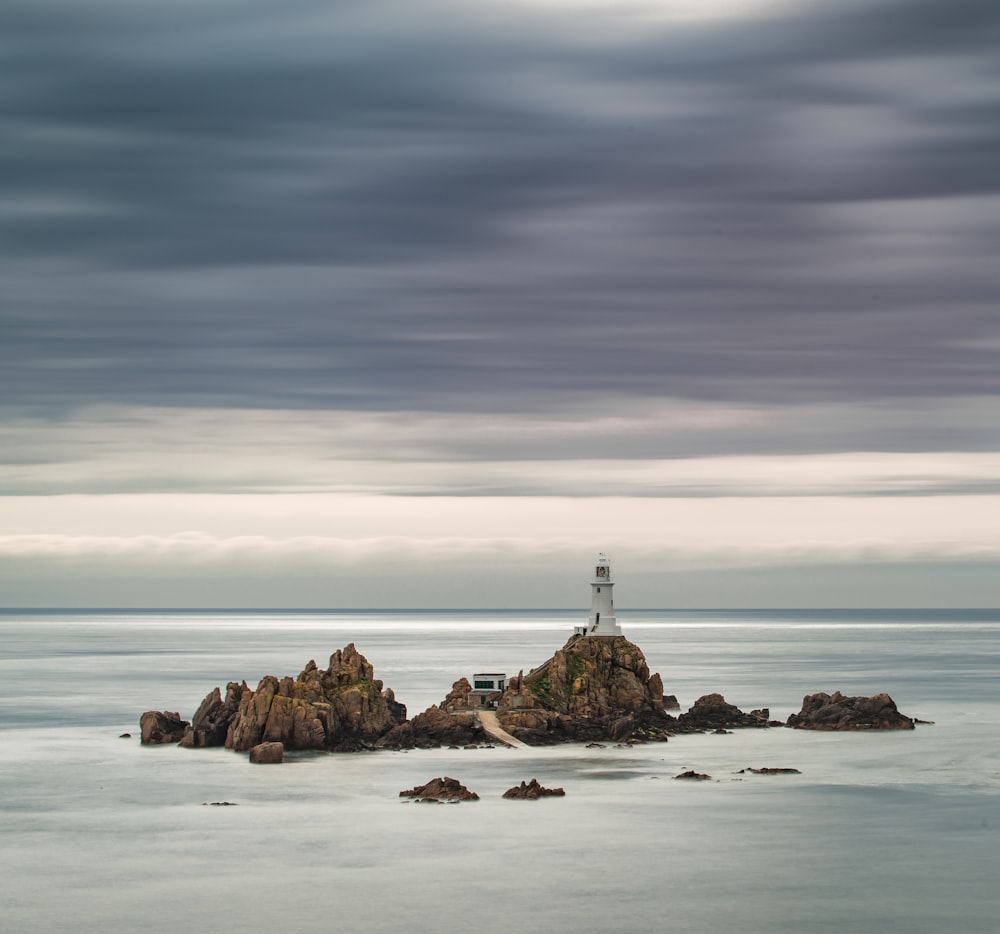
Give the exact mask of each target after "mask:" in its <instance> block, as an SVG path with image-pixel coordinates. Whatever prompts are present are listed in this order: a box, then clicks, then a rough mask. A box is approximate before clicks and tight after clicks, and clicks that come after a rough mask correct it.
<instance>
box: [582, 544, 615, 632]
mask: <svg viewBox="0 0 1000 934" xmlns="http://www.w3.org/2000/svg"><path fill="white" fill-rule="evenodd" d="M614 586H615V584H614V581H613V580H612V579H611V562H610V561H609V560H608V558H607V555H605V554H603V553H602V554H600V555H598V558H597V564H596V566H595V567H594V579H593V580H592V581H591V582H590V617H589V618H588V619H587V625H586V627H583V626H581V627H579V628H578V631H581V630H582V633H581V634H582V635H585V636H607V637H614V636H620V635H621V634H622V630H621V626H619V625H618V620H617V619H615V604H614V599H613V597H612V590H613V589H614Z"/></svg>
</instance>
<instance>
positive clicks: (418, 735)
mask: <svg viewBox="0 0 1000 934" xmlns="http://www.w3.org/2000/svg"><path fill="white" fill-rule="evenodd" d="M463 680H464V679H463ZM449 696H450V695H449ZM488 741H489V737H488V736H487V735H486V731H485V730H484V729H483V727H482V725H481V724H480V723H479V721H478V720H477V719H476V715H475V713H473V712H472V711H462V710H461V709H459V710H458V711H456V712H454V713H451V712H449V711H447V710H445V709H443V708H441V707H438V706H437V705H436V704H434V705H432V706H430V707H428V708H427V710H425V711H424V712H423V713H419V714H417V715H416V716H415V717H414V718H413V719H412V720H409V721H407V722H406V723H401V724H399V725H398V726H396V727H393V729H392V730H390V731H389V732H388V733H387V734H386V735H385V737H383V739H382V740H381V741H380V742H379V746H382V747H383V748H385V749H412V748H414V747H416V748H418V749H429V748H431V747H434V746H468V745H478V744H479V743H485V742H488Z"/></svg>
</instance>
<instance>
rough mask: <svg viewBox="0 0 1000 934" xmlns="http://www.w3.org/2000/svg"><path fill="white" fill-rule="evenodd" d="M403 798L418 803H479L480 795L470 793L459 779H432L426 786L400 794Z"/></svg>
mask: <svg viewBox="0 0 1000 934" xmlns="http://www.w3.org/2000/svg"><path fill="white" fill-rule="evenodd" d="M399 796H400V797H401V798H415V799H416V800H417V801H478V800H479V795H477V794H476V793H475V792H474V791H469V789H468V788H466V787H465V785H463V784H462V783H461V782H460V781H458V779H455V778H448V777H445V778H432V779H431V780H430V781H429V782H428V783H427V784H426V785H417V786H416V787H415V788H410V789H409V790H408V791H401V792H400V793H399Z"/></svg>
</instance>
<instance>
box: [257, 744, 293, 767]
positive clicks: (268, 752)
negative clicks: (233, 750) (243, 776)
mask: <svg viewBox="0 0 1000 934" xmlns="http://www.w3.org/2000/svg"><path fill="white" fill-rule="evenodd" d="M284 758H285V744H284V743H260V744H259V745H257V746H254V747H253V748H252V749H251V750H250V761H251V762H253V763H255V764H257V765H276V764H278V763H280V762H283V761H284Z"/></svg>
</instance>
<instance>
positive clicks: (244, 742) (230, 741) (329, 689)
mask: <svg viewBox="0 0 1000 934" xmlns="http://www.w3.org/2000/svg"><path fill="white" fill-rule="evenodd" d="M405 721H406V707H404V706H403V705H402V704H400V703H397V701H396V698H395V696H394V695H393V693H392V691H391V690H390V689H388V688H386V689H385V690H383V687H382V682H381V681H379V680H377V679H376V678H375V672H374V669H373V668H372V666H371V665H370V664H369V662H368V660H367V659H366V658H365V657H364V656H363V655H361V654H360V653H359V652H358V651H357V649H355V647H354V644H353V643H352V644H350V645H348V646H347V647H346V648H344V649H338V650H337V651H336V652H334V653H333V655H331V656H330V664H329V666H328V667H327V668H325V669H321V668H319V667H317V665H316V662H315V661H310V662H309V664H308V665H306V667H305V668H304V669H303V671H301V672H300V673H299V675H298V677H296V678H291V677H285V678H281V679H280V680H279V679H278V678H276V677H275V676H274V675H266V676H265V677H264V678H263V679H262V680H261V682H260V684H258V685H257V689H256V690H253V689H251V688H250V687H248V686H247V683H246V682H245V681H243V682H242V683H240V682H236V681H231V682H230V683H229V685H228V686H227V687H226V695H225V698H223V696H222V692H221V691H220V690H219V688H215V689H214V690H213V691H211V692H210V693H209V694H208V696H207V697H206V698H205V699H204V700H203V701H202V702H201V706H199V708H198V710H197V712H196V713H195V715H194V720H193V722H192V723H190V724H189V723H187V722H186V721H184V720H181V719H180V716H179V714H176V713H171V712H169V711H166V712H162V713H161V712H158V711H147V712H146V713H144V714H143V715H142V720H141V726H142V741H143V742H144V743H171V742H178V741H180V744H181V745H182V746H190V747H202V746H222V745H225V746H226V747H227V748H229V749H235V750H237V751H240V752H246V751H248V750H250V749H253V748H254V747H255V746H259V745H261V744H262V743H280V744H281V745H282V747H283V749H288V750H297V749H329V750H344V751H348V750H354V749H364V748H370V747H372V746H374V745H375V744H376V743H377V742H378V741H379V740H380V739H381V738H382V737H383V736H385V735H386V734H387V733H388V732H389V731H390V730H392V729H393V728H394V727H396V726H398V725H399V724H401V723H404V722H405Z"/></svg>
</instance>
